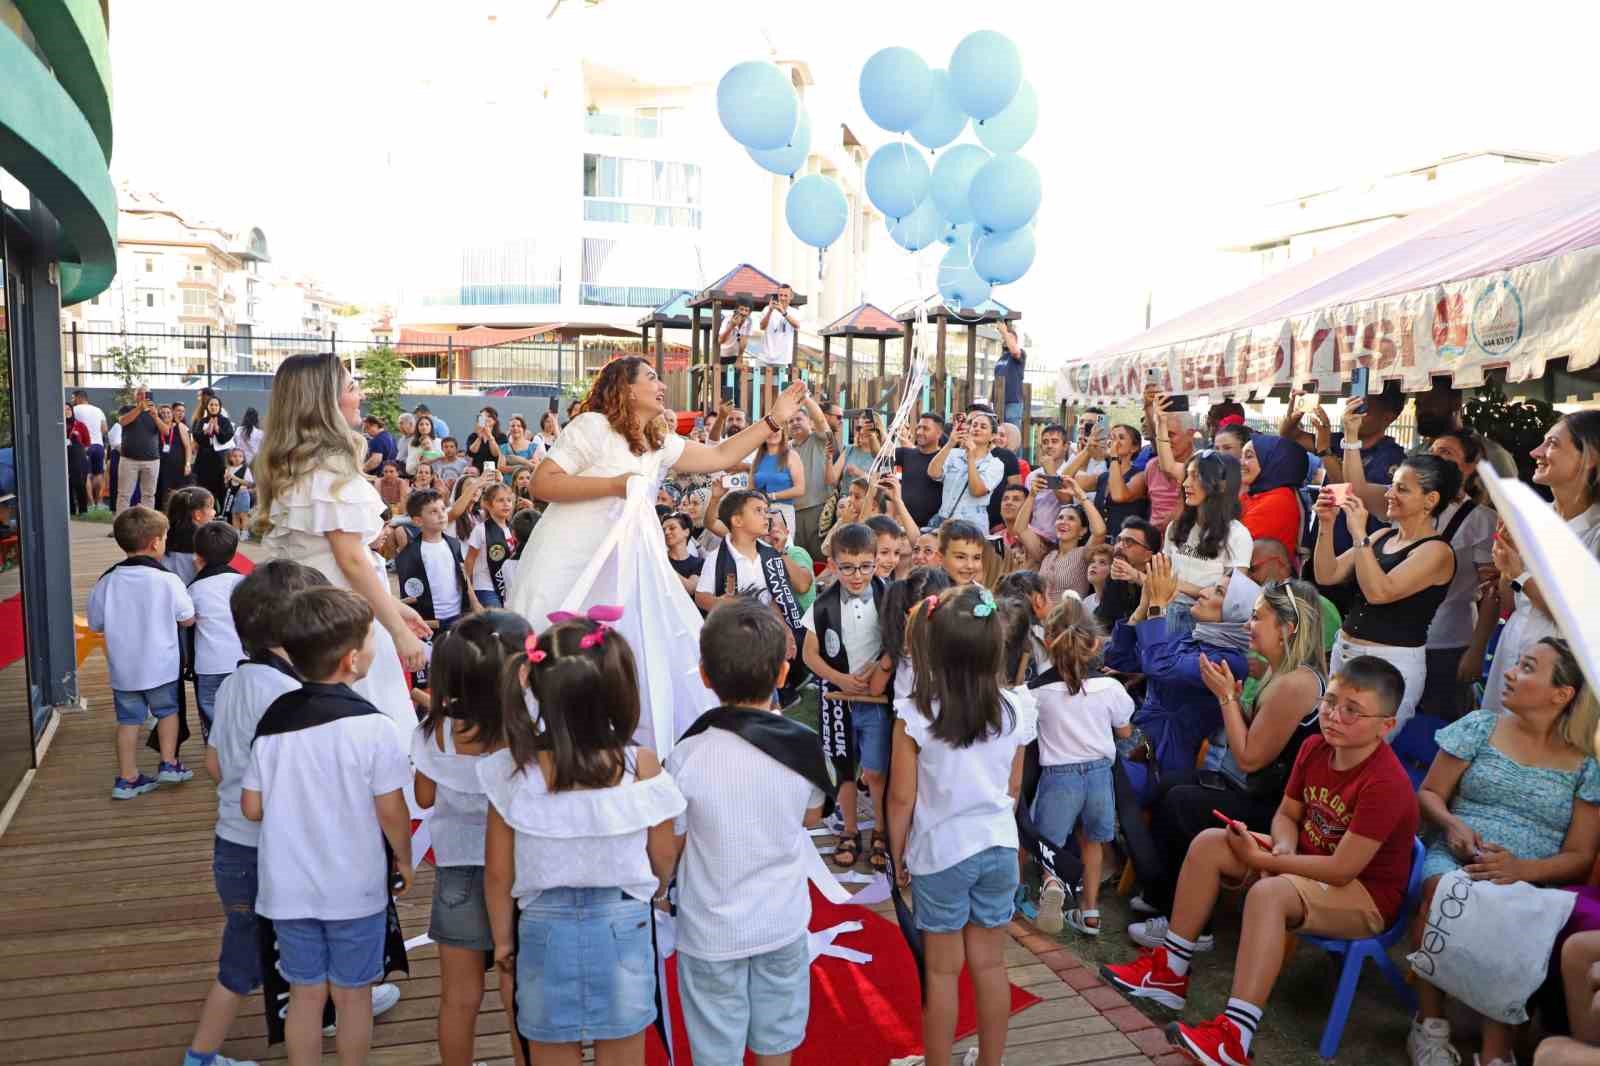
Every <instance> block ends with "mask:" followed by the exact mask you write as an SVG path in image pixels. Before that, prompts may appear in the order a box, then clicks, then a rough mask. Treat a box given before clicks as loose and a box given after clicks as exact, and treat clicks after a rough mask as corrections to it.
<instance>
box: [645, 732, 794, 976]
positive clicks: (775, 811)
mask: <svg viewBox="0 0 1600 1066" xmlns="http://www.w3.org/2000/svg"><path fill="white" fill-rule="evenodd" d="M667 769H668V770H669V771H670V772H671V774H672V779H673V780H674V781H676V782H677V783H678V790H679V791H680V792H682V793H683V797H684V800H685V801H686V803H687V804H688V806H687V808H686V810H685V811H684V813H683V814H681V815H679V816H678V817H677V819H676V820H675V822H674V830H675V831H676V832H677V834H678V835H679V836H687V837H688V840H687V842H686V844H685V847H684V852H683V861H682V863H681V864H680V865H679V867H678V893H679V895H678V922H677V937H678V950H680V951H683V952H686V953H687V954H689V955H692V956H694V957H695V958H697V959H707V960H711V961H722V960H725V959H743V958H749V957H751V956H752V955H760V954H763V953H765V952H768V951H773V950H775V949H777V948H781V947H783V946H784V945H786V944H791V943H793V942H794V941H795V940H796V939H797V938H799V937H802V936H805V935H806V927H807V926H808V925H809V924H810V921H811V888H810V884H809V882H808V881H807V880H806V872H805V866H804V864H803V863H802V862H801V858H802V852H801V849H802V848H809V847H812V843H811V838H810V837H809V836H807V835H806V833H805V829H804V825H805V816H806V812H807V811H808V810H810V809H811V808H813V807H819V806H821V805H822V790H821V789H819V788H817V787H816V786H815V785H813V784H812V783H811V782H809V781H807V780H806V779H805V778H803V777H801V776H800V775H799V774H797V773H795V772H794V771H793V770H791V769H789V768H788V767H786V766H784V765H783V764H781V763H779V762H778V761H777V760H775V759H773V758H772V756H770V755H768V754H766V753H765V752H763V751H761V750H759V749H757V748H756V747H754V746H753V745H751V744H750V743H749V742H748V741H746V740H744V739H742V738H740V737H739V736H737V735H736V734H734V733H730V732H729V731H727V730H726V729H707V730H706V731H704V732H703V733H699V734H697V735H695V736H693V737H690V738H689V739H688V740H685V741H683V742H682V743H680V744H679V745H678V746H677V747H675V748H673V749H672V755H671V756H670V757H669V758H668V759H667Z"/></svg>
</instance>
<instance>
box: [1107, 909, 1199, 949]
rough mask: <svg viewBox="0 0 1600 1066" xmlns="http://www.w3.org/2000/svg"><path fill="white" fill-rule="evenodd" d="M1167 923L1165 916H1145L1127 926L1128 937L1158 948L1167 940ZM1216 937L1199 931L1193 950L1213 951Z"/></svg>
mask: <svg viewBox="0 0 1600 1066" xmlns="http://www.w3.org/2000/svg"><path fill="white" fill-rule="evenodd" d="M1168 928H1169V923H1168V921H1167V919H1166V918H1165V917H1162V916H1161V915H1157V916H1156V917H1154V918H1146V919H1145V920H1144V921H1142V922H1134V923H1133V924H1132V925H1130V926H1128V939H1129V940H1131V941H1133V942H1134V943H1135V944H1138V945H1140V946H1141V947H1147V948H1158V947H1160V946H1161V945H1163V944H1165V943H1166V942H1167V931H1168ZM1216 947H1217V938H1216V937H1214V936H1212V935H1211V934H1210V933H1201V934H1200V938H1199V939H1198V940H1196V941H1195V942H1194V950H1195V951H1196V952H1197V953H1198V952H1201V951H1215V950H1216Z"/></svg>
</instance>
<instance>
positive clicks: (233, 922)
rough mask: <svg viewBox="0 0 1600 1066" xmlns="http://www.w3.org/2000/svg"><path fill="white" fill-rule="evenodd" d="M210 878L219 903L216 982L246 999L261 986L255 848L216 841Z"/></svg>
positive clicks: (217, 839)
mask: <svg viewBox="0 0 1600 1066" xmlns="http://www.w3.org/2000/svg"><path fill="white" fill-rule="evenodd" d="M211 876H212V878H213V879H214V880H215V881H216V884H217V898H218V899H220V900H221V901H222V916H223V924H222V953H221V954H220V955H218V956H217V983H218V984H219V985H221V986H222V987H223V988H226V989H227V990H228V991H229V992H232V993H234V994H235V995H239V996H248V995H249V994H250V993H252V992H254V991H255V990H256V989H258V988H260V987H261V947H260V941H259V938H258V936H257V933H256V884H257V881H256V849H255V848H251V847H246V846H245V845H243V844H235V843H234V842H233V841H231V840H223V839H222V838H221V837H217V838H216V842H215V843H214V845H213V846H212V852H211Z"/></svg>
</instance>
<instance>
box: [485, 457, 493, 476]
mask: <svg viewBox="0 0 1600 1066" xmlns="http://www.w3.org/2000/svg"><path fill="white" fill-rule="evenodd" d="M483 472H484V473H485V474H492V473H494V460H493V459H489V460H487V461H485V462H484V464H483Z"/></svg>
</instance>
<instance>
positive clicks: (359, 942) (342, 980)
mask: <svg viewBox="0 0 1600 1066" xmlns="http://www.w3.org/2000/svg"><path fill="white" fill-rule="evenodd" d="M272 928H273V930H274V932H276V933H277V936H278V970H279V971H280V972H281V973H282V974H283V978H284V980H286V981H288V982H289V983H290V984H291V985H320V984H321V983H322V982H324V981H329V982H332V983H333V984H335V985H337V986H338V987H340V988H363V987H365V986H367V985H370V984H374V983H376V982H377V980H378V978H380V977H382V976H383V940H384V937H385V935H387V933H388V930H389V915H388V913H387V912H386V911H379V912H378V913H377V914H369V915H367V916H366V917H365V918H348V919H341V920H337V921H323V920H322V919H320V918H275V919H273V921H272Z"/></svg>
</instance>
